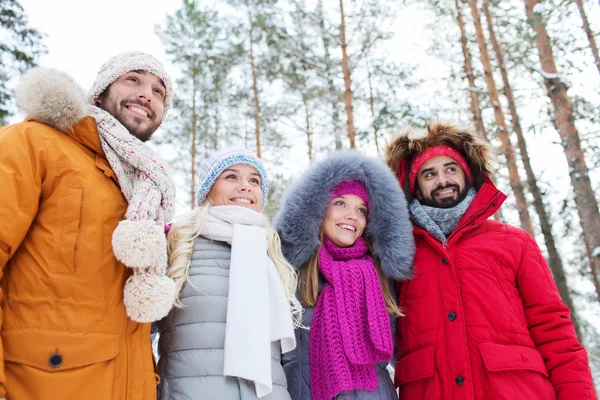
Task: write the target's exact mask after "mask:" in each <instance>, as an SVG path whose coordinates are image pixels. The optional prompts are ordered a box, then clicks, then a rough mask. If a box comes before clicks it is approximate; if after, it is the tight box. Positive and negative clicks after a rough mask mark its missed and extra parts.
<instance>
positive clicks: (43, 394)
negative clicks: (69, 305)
mask: <svg viewBox="0 0 600 400" xmlns="http://www.w3.org/2000/svg"><path fill="white" fill-rule="evenodd" d="M2 339H3V347H4V360H5V369H6V386H7V391H8V393H10V396H11V397H12V398H18V399H42V398H43V399H55V398H56V399H74V398H81V399H86V400H92V399H107V398H112V396H113V385H114V379H115V376H114V375H115V371H114V369H115V362H116V361H115V358H116V357H117V354H118V352H119V337H118V334H116V333H115V334H111V333H101V332H59V331H49V330H43V329H19V330H9V331H5V332H2Z"/></svg>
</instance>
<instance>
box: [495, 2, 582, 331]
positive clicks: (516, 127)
mask: <svg viewBox="0 0 600 400" xmlns="http://www.w3.org/2000/svg"><path fill="white" fill-rule="evenodd" d="M483 12H484V15H485V18H486V22H487V27H488V32H489V37H490V41H491V43H492V48H493V49H494V53H495V55H496V60H497V62H498V69H499V70H500V75H501V76H502V83H503V84H504V95H505V97H506V100H507V101H508V109H509V111H510V116H511V120H512V121H511V122H512V128H513V131H514V132H515V134H516V136H517V143H518V146H519V151H520V153H521V160H522V161H523V166H524V168H525V173H526V175H527V186H528V188H529V191H530V192H531V194H532V195H533V206H534V208H535V210H536V213H537V215H538V217H539V221H540V227H541V230H542V234H543V236H544V242H545V244H546V249H547V250H548V265H549V266H550V270H551V271H552V275H553V276H554V281H555V282H556V285H557V287H558V291H559V293H560V296H561V298H562V300H563V303H565V305H566V306H567V307H569V309H570V310H571V320H572V321H573V324H574V325H575V330H576V332H577V336H578V337H579V338H582V335H581V329H580V328H579V320H578V318H577V312H576V310H575V306H574V304H573V300H572V299H571V294H570V292H569V287H568V285H567V278H566V276H565V270H564V267H563V263H562V259H561V257H560V255H559V254H558V250H557V248H556V243H555V241H554V235H553V234H552V225H551V224H550V218H549V216H548V213H547V212H546V206H545V204H544V199H543V197H542V192H541V190H540V188H539V186H538V182H537V177H536V176H535V174H534V172H533V167H532V166H531V160H530V159H529V150H528V149H527V143H526V141H525V136H524V135H523V130H522V128H521V118H520V117H519V113H518V111H517V104H516V101H515V97H514V95H513V90H512V86H511V83H510V80H509V78H508V71H507V69H506V65H505V60H504V51H503V49H502V48H501V46H500V42H499V41H498V38H497V37H496V28H495V26H494V19H493V15H492V12H491V10H490V0H483Z"/></svg>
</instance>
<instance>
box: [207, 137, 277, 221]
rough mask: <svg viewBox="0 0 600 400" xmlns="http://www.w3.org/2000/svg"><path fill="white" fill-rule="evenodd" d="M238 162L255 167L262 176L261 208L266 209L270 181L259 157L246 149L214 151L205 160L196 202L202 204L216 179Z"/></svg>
mask: <svg viewBox="0 0 600 400" xmlns="http://www.w3.org/2000/svg"><path fill="white" fill-rule="evenodd" d="M236 164H246V165H250V166H252V167H254V168H255V169H256V172H258V175H259V176H260V189H261V191H262V195H263V198H262V203H261V205H260V209H261V210H262V209H264V208H265V205H266V204H267V196H268V195H269V181H268V180H267V173H266V172H265V169H264V167H263V165H262V163H261V162H260V160H259V159H258V158H256V157H255V156H254V155H252V154H251V153H249V152H247V151H245V150H239V149H233V150H220V151H216V152H214V153H212V154H211V155H209V156H208V158H207V159H206V160H205V161H204V163H203V164H202V166H201V167H200V171H199V172H198V185H197V186H198V190H197V191H196V204H197V205H201V204H202V203H203V202H204V200H205V199H206V195H207V194H208V192H210V189H211V188H212V186H213V185H214V183H215V181H216V180H217V178H218V177H219V175H221V174H222V173H223V171H225V170H226V169H227V168H229V167H231V166H232V165H236Z"/></svg>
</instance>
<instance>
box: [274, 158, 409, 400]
mask: <svg viewBox="0 0 600 400" xmlns="http://www.w3.org/2000/svg"><path fill="white" fill-rule="evenodd" d="M275 226H276V228H277V230H278V232H279V235H280V237H281V243H282V248H283V253H284V255H285V256H286V258H287V259H288V261H289V262H290V263H291V264H292V265H293V266H294V267H295V268H297V269H298V270H299V294H300V298H301V301H302V305H303V306H304V307H306V310H305V314H304V320H303V324H304V325H305V326H307V327H310V330H307V329H303V328H302V327H300V328H298V329H296V340H297V346H296V349H295V350H293V351H291V352H289V353H286V354H284V355H283V365H284V369H285V373H286V375H287V378H288V387H289V391H290V394H291V397H292V399H293V400H309V399H312V400H331V399H332V398H335V399H345V400H395V399H397V398H398V396H397V394H396V391H395V388H394V384H393V382H392V380H391V378H390V374H389V372H388V371H387V369H386V366H387V364H388V362H389V361H390V360H391V359H392V358H393V350H394V341H393V337H394V335H395V329H394V327H393V325H394V322H395V318H396V317H397V316H398V315H401V312H400V310H398V306H397V305H396V301H395V297H396V296H394V295H393V286H392V285H391V284H390V283H389V282H388V280H399V279H407V278H409V277H410V275H411V265H412V258H413V254H414V249H415V246H414V240H413V236H412V227H411V224H410V221H409V219H408V211H407V208H406V200H405V198H404V195H403V194H402V190H401V189H400V186H399V184H398V180H397V179H396V178H395V177H394V174H393V173H392V171H391V170H390V169H389V168H388V167H387V166H386V165H385V164H384V163H383V162H381V161H379V160H377V159H375V158H372V157H366V156H362V155H360V154H359V153H358V152H356V151H347V152H340V153H334V154H332V155H330V156H329V157H327V158H326V159H325V160H323V161H321V162H317V163H315V165H313V166H312V167H311V168H310V170H309V171H308V172H307V173H306V174H305V175H304V176H303V177H302V178H301V179H299V180H298V182H297V183H296V184H295V185H294V186H293V187H292V188H291V189H290V191H289V192H288V193H287V195H286V198H285V199H284V201H283V205H282V207H281V209H280V212H279V214H278V215H277V218H276V221H275Z"/></svg>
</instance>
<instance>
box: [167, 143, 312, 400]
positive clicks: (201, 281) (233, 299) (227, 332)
mask: <svg viewBox="0 0 600 400" xmlns="http://www.w3.org/2000/svg"><path fill="white" fill-rule="evenodd" d="M267 194H268V183H267V177H266V174H265V171H264V169H263V166H262V164H261V163H260V161H259V160H258V159H257V158H255V157H254V156H252V155H251V154H249V153H246V152H244V151H237V150H233V151H220V152H217V153H214V154H212V155H211V156H210V157H209V158H208V159H207V160H206V161H205V162H204V164H203V165H202V167H201V169H200V172H199V181H198V192H197V194H196V199H197V204H198V207H197V208H196V209H194V210H193V211H191V212H190V213H189V214H188V215H186V216H184V217H182V218H181V220H180V221H178V222H176V223H175V224H174V225H173V228H172V229H171V230H170V231H169V234H168V243H169V271H168V273H169V276H170V277H171V278H172V279H173V280H174V281H175V282H176V283H177V285H178V288H179V290H180V291H179V301H178V304H177V306H176V307H175V308H173V309H172V310H171V312H170V313H169V315H168V316H167V317H165V318H164V319H163V320H162V321H160V323H159V332H160V338H159V342H158V352H159V356H160V359H159V362H158V373H159V375H160V377H161V383H160V384H159V386H158V398H159V399H160V400H167V399H169V400H171V399H172V400H186V399H190V400H192V399H194V400H199V399H206V400H217V399H218V400H228V399H232V400H233V399H243V400H246V399H257V398H261V399H270V400H289V399H290V396H289V393H288V391H287V382H286V377H285V373H284V371H283V368H282V366H281V364H280V360H281V354H282V352H283V353H286V352H289V351H291V350H293V349H294V348H295V346H296V341H295V337H294V327H296V326H297V325H298V324H297V322H298V321H299V320H300V318H301V310H302V308H301V306H300V304H299V302H298V301H297V300H296V297H295V292H296V287H297V277H296V273H295V271H294V269H293V268H292V267H291V266H290V265H289V264H288V263H287V262H286V261H285V259H284V258H283V255H282V254H281V245H280V242H279V237H278V235H277V233H276V232H275V231H274V230H273V229H272V228H270V227H269V225H268V223H267V220H266V217H265V216H264V215H263V214H262V213H261V212H260V211H261V210H262V209H263V208H264V206H265V204H266V200H267Z"/></svg>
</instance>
